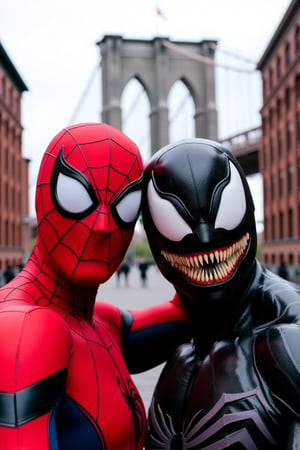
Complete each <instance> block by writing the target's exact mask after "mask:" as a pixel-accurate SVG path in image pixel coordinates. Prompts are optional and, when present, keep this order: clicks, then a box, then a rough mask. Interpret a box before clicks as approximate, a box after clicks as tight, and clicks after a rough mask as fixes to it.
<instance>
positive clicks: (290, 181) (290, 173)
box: [288, 164, 294, 192]
mask: <svg viewBox="0 0 300 450" xmlns="http://www.w3.org/2000/svg"><path fill="white" fill-rule="evenodd" d="M293 172H294V168H293V166H292V165H291V164H290V165H289V167H288V191H289V192H292V191H293Z"/></svg>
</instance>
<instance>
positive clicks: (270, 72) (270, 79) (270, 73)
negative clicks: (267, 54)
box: [269, 69, 273, 91]
mask: <svg viewBox="0 0 300 450" xmlns="http://www.w3.org/2000/svg"><path fill="white" fill-rule="evenodd" d="M269 86H270V91H271V90H272V89H273V70H272V69H270V71H269Z"/></svg>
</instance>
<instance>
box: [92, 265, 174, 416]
mask: <svg viewBox="0 0 300 450" xmlns="http://www.w3.org/2000/svg"><path fill="white" fill-rule="evenodd" d="M147 278H148V283H147V286H146V287H142V286H141V281H140V278H139V271H138V268H137V267H136V266H133V267H132V268H131V270H130V273H129V277H128V280H129V287H126V286H125V281H124V278H121V279H120V286H117V279H116V275H113V276H112V278H111V279H110V280H109V281H107V282H106V283H105V284H103V285H101V286H100V288H99V291H98V295H97V299H98V300H105V301H108V302H111V303H113V304H115V305H116V306H118V307H119V308H124V309H126V308H134V309H140V308H144V307H146V306H150V305H153V304H155V303H160V302H162V301H165V300H169V299H171V298H172V297H173V295H174V288H173V286H172V285H171V284H170V283H168V282H167V281H166V280H165V279H164V278H163V277H162V276H161V274H160V272H159V270H158V269H157V267H156V266H150V267H149V269H148V273H147ZM162 367H163V365H161V366H158V367H156V368H154V369H151V370H149V371H147V372H144V373H142V374H138V375H133V377H132V378H133V380H134V382H135V384H136V386H137V388H138V390H139V392H140V394H141V396H142V398H143V401H144V404H145V409H146V411H148V408H149V405H150V401H151V397H152V393H153V389H154V386H155V383H156V381H157V380H158V377H159V374H160V372H161V369H162Z"/></svg>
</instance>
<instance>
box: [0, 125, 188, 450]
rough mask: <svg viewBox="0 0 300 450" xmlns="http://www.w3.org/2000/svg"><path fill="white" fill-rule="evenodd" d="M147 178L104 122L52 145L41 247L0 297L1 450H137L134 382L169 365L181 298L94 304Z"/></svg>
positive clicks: (45, 171)
mask: <svg viewBox="0 0 300 450" xmlns="http://www.w3.org/2000/svg"><path fill="white" fill-rule="evenodd" d="M142 175H143V169H142V160H141V157H140V154H139V151H138V149H137V147H136V145H135V144H134V143H133V142H132V141H131V140H130V139H129V138H127V137H126V136H125V135H124V134H123V133H121V132H119V131H118V130H116V129H114V128H112V127H110V126H107V125H105V124H96V123H94V124H80V125H74V126H71V127H68V128H66V129H64V130H62V131H61V132H60V133H59V134H58V135H57V136H55V138H54V139H53V140H52V141H51V143H50V144H49V146H48V148H47V150H46V152H45V155H44V157H43V160H42V163H41V167H40V171H39V176H38V181H37V190H36V212H37V220H38V236H37V241H36V244H35V246H34V248H33V251H32V254H31V256H30V258H29V260H28V262H27V263H26V265H25V267H24V269H23V270H22V271H21V272H20V273H19V274H18V275H17V276H16V278H14V279H13V281H12V282H11V283H9V284H8V285H6V286H4V287H3V288H2V289H1V290H0V301H1V304H0V361H1V371H0V448H1V450H4V449H22V450H25V449H26V450H37V449H38V450H45V449H51V450H58V449H63V450H77V449H78V450H79V449H80V450H82V449H90V450H100V449H101V450H102V449H113V450H129V449H141V448H142V446H143V438H144V431H145V412H144V408H143V404H142V400H141V398H140V396H139V393H138V392H137V390H136V388H135V386H134V384H133V382H132V379H131V377H130V372H138V371H142V370H145V369H147V368H150V367H151V366H154V365H155V364H157V363H159V362H161V361H162V360H164V359H165V358H166V357H167V355H168V354H169V351H170V350H172V348H174V346H176V345H177V344H178V343H179V341H180V340H182V339H184V336H185V333H186V330H185V325H184V323H186V322H184V321H185V320H186V317H185V315H184V313H183V311H182V310H181V308H180V302H178V305H177V304H176V298H175V299H174V300H172V301H170V302H166V303H165V304H161V305H158V306H155V307H152V308H147V309H145V310H139V311H136V312H130V311H126V312H121V311H119V309H117V308H116V307H114V306H113V305H110V304H106V303H104V302H97V303H95V298H96V294H97V290H98V286H99V284H101V283H103V282H105V281H106V280H107V279H108V278H109V277H110V276H111V275H112V274H113V273H114V272H115V270H116V268H117V267H118V266H119V264H120V262H121V261H122V259H123V257H124V255H125V253H126V250H127V248H128V245H129V243H130V240H131V237H132V234H133V230H134V225H135V221H136V219H137V216H138V214H139V208H140V202H141V187H142ZM179 330H180V333H179V332H178V331H179Z"/></svg>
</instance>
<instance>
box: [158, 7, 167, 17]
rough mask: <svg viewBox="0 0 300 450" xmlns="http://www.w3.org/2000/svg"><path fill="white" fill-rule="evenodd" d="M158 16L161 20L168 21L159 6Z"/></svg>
mask: <svg viewBox="0 0 300 450" xmlns="http://www.w3.org/2000/svg"><path fill="white" fill-rule="evenodd" d="M156 15H157V16H158V17H160V18H161V19H164V20H167V18H166V16H165V14H164V13H163V12H162V10H161V8H160V7H159V5H156Z"/></svg>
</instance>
